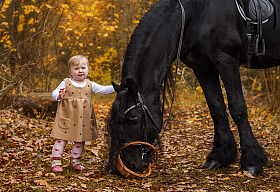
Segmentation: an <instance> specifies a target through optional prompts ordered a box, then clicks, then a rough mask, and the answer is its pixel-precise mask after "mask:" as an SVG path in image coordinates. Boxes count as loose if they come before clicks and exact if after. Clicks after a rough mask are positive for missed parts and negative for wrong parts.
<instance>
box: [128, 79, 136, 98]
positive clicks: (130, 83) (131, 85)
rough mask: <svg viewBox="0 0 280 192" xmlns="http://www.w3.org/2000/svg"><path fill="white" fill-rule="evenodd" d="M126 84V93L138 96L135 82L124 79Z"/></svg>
mask: <svg viewBox="0 0 280 192" xmlns="http://www.w3.org/2000/svg"><path fill="white" fill-rule="evenodd" d="M126 83H127V87H128V91H130V92H132V93H133V94H135V95H137V94H138V88H137V85H136V83H135V81H134V80H133V79H131V78H126Z"/></svg>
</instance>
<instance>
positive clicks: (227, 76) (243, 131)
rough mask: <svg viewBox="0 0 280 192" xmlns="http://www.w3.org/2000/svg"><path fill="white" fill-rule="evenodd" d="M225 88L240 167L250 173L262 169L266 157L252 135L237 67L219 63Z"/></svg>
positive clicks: (256, 172) (254, 173)
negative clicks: (236, 128)
mask: <svg viewBox="0 0 280 192" xmlns="http://www.w3.org/2000/svg"><path fill="white" fill-rule="evenodd" d="M218 70H219V71H220V75H221V78H222V80H223V83H224V85H225V88H226V92H227V98H228V106H229V111H230V114H231V116H232V118H233V120H234V122H235V124H236V125H237V127H238V131H239V136H240V145H241V150H242V155H241V160H240V164H241V169H240V171H242V172H243V171H248V172H250V173H251V174H252V175H257V174H259V173H261V172H262V171H263V166H264V165H265V164H266V162H267V158H266V155H265V153H264V152H263V149H262V148H261V147H260V146H259V144H258V142H257V140H256V138H255V137H254V135H253V132H252V129H251V126H250V124H249V121H248V114H247V106H246V103H245V100H244V97H243V93H242V88H241V80H240V74H239V68H238V66H237V65H232V64H223V65H222V64H221V65H219V67H218Z"/></svg>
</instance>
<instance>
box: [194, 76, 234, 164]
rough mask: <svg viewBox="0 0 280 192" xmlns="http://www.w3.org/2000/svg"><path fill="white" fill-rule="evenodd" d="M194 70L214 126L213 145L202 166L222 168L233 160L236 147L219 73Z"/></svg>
mask: <svg viewBox="0 0 280 192" xmlns="http://www.w3.org/2000/svg"><path fill="white" fill-rule="evenodd" d="M194 72H195V75H196V77H197V79H198V81H199V83H200V85H201V87H202V89H203V92H204V94H205V98H206V101H207V104H208V107H209V110H210V113H211V116H212V119H213V121H214V128H215V132H214V146H213V149H212V151H211V152H210V153H209V155H208V156H207V161H206V163H205V164H204V166H203V167H204V168H207V169H217V168H222V167H225V166H226V165H228V164H230V163H232V162H234V161H235V158H236V156H237V147H236V143H235V140H234V136H233V133H232V132H231V130H230V127H229V122H228V114H227V112H226V105H225V103H224V98H223V95H222V90H221V85H220V81H219V74H218V73H217V72H216V71H212V72H210V73H199V72H196V71H194Z"/></svg>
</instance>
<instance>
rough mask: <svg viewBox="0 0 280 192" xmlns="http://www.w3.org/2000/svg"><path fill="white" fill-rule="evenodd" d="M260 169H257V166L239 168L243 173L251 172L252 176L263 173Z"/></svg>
mask: <svg viewBox="0 0 280 192" xmlns="http://www.w3.org/2000/svg"><path fill="white" fill-rule="evenodd" d="M258 170H259V169H257V168H256V167H248V168H246V169H241V168H240V169H239V170H238V172H241V173H242V174H245V172H247V173H249V174H251V175H252V176H256V175H258V174H259V173H261V172H260V171H258Z"/></svg>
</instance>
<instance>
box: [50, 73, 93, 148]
mask: <svg viewBox="0 0 280 192" xmlns="http://www.w3.org/2000/svg"><path fill="white" fill-rule="evenodd" d="M64 81H65V84H66V90H67V92H66V95H65V97H64V98H63V99H62V100H61V101H59V102H58V107H57V113H56V117H55V122H54V125H53V129H52V133H51V137H54V138H55V139H62V140H66V141H74V142H84V141H91V140H94V139H97V138H98V131H97V124H96V118H95V113H94V109H93V104H92V100H91V95H92V84H91V82H90V80H88V79H87V80H86V85H85V86H84V87H75V86H74V85H73V84H72V83H71V82H70V80H69V79H68V78H66V79H64Z"/></svg>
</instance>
